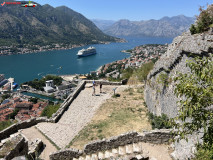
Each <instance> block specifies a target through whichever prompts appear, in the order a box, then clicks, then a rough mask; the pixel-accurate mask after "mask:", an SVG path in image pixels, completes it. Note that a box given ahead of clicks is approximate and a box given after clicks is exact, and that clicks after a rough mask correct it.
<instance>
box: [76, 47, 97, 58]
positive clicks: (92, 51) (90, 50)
mask: <svg viewBox="0 0 213 160" xmlns="http://www.w3.org/2000/svg"><path fill="white" fill-rule="evenodd" d="M93 54H96V49H95V47H89V48H87V49H81V50H79V51H78V54H77V56H79V57H86V56H90V55H93Z"/></svg>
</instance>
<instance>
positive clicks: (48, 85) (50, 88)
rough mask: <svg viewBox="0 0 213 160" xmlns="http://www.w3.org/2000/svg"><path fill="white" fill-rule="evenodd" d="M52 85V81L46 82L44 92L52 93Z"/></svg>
mask: <svg viewBox="0 0 213 160" xmlns="http://www.w3.org/2000/svg"><path fill="white" fill-rule="evenodd" d="M53 87H54V83H53V80H49V81H46V87H44V90H45V92H47V93H52V92H54V88H53Z"/></svg>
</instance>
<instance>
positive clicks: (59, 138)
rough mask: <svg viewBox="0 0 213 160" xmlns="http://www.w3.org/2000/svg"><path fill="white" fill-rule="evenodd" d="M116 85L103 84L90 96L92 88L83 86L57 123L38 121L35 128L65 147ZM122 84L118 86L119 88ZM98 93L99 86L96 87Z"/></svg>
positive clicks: (108, 96) (61, 146)
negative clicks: (100, 89)
mask: <svg viewBox="0 0 213 160" xmlns="http://www.w3.org/2000/svg"><path fill="white" fill-rule="evenodd" d="M115 87H116V86H103V92H105V93H102V94H101V95H97V96H92V88H85V89H84V90H82V91H81V92H80V94H79V95H78V97H77V98H76V99H75V100H74V101H73V103H72V104H71V105H70V107H69V109H68V110H67V111H66V112H65V113H64V114H63V116H62V118H61V119H60V120H59V122H58V123H39V124H37V126H36V127H37V128H38V129H39V130H40V131H41V132H43V133H44V134H45V135H46V136H47V137H49V138H50V139H51V140H52V141H53V142H54V143H55V144H56V145H57V146H59V147H60V148H65V147H66V146H67V145H68V144H69V143H70V142H71V140H72V139H73V138H74V137H75V136H76V135H77V134H78V132H79V131H80V130H81V129H83V127H84V126H86V125H87V123H88V122H90V120H91V119H92V117H93V115H94V114H95V112H96V110H97V109H98V108H99V106H100V105H101V104H102V103H103V102H104V101H105V100H106V99H109V98H110V97H111V96H112V94H113V90H112V89H113V88H115ZM121 88H122V86H120V87H119V89H118V90H120V89H121ZM96 92H98V93H99V88H98V87H96Z"/></svg>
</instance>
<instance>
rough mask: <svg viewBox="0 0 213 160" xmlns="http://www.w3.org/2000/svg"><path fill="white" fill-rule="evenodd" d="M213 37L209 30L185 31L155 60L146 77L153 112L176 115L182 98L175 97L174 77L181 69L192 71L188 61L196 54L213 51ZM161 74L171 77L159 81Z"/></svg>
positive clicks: (149, 107)
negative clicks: (198, 31)
mask: <svg viewBox="0 0 213 160" xmlns="http://www.w3.org/2000/svg"><path fill="white" fill-rule="evenodd" d="M212 39H213V35H210V34H208V33H203V34H195V35H191V34H190V33H185V34H183V35H182V36H179V37H176V38H175V39H174V40H173V43H172V44H170V45H169V47H168V50H167V52H166V53H165V54H164V55H162V56H161V58H160V59H159V60H158V61H157V62H156V64H155V65H154V68H153V70H152V71H151V72H150V73H149V75H148V77H147V82H146V85H145V89H144V98H145V101H146V104H147V106H148V109H149V111H150V112H152V113H154V114H156V115H161V114H162V113H164V114H167V115H168V116H169V117H175V116H176V115H177V113H178V109H177V101H179V100H180V99H179V98H177V97H176V96H175V93H174V90H175V83H174V82H173V81H172V79H173V78H174V77H176V76H177V73H178V72H182V73H189V72H190V69H189V68H188V67H186V60H189V59H192V58H193V57H194V56H207V55H208V54H212V53H213V51H212V48H213V41H212ZM162 74H164V75H166V76H167V77H168V83H167V84H162V83H161V82H160V75H162Z"/></svg>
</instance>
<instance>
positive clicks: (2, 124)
mask: <svg viewBox="0 0 213 160" xmlns="http://www.w3.org/2000/svg"><path fill="white" fill-rule="evenodd" d="M12 124H13V122H11V121H2V122H0V131H2V130H4V129H5V128H7V127H9V126H11V125H12Z"/></svg>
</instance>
